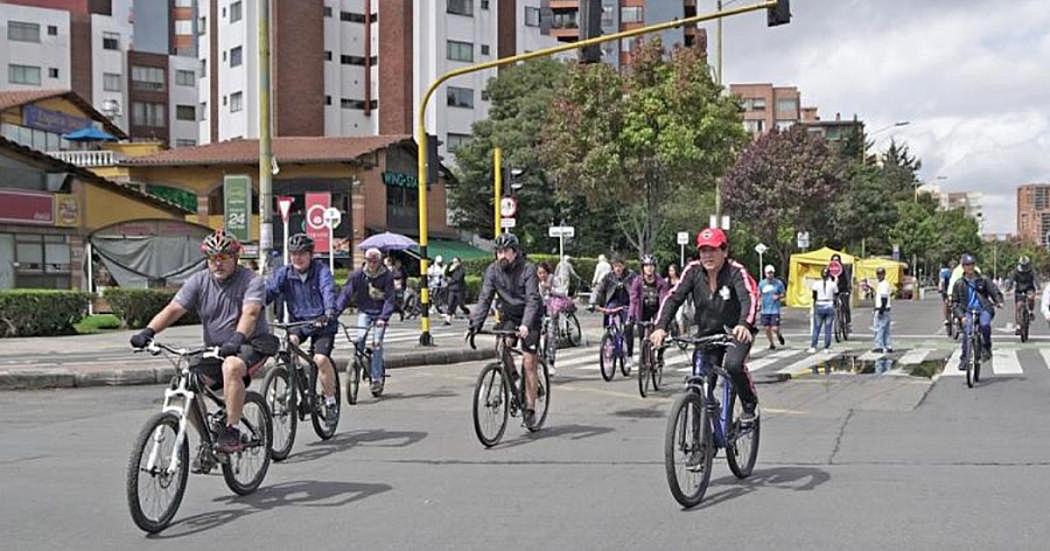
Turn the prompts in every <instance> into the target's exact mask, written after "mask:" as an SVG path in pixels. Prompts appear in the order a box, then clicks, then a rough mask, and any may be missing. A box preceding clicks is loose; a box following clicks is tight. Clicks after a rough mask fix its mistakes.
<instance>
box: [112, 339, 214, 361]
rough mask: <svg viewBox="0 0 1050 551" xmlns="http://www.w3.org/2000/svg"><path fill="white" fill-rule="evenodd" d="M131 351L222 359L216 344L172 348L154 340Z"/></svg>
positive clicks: (155, 354)
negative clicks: (196, 355)
mask: <svg viewBox="0 0 1050 551" xmlns="http://www.w3.org/2000/svg"><path fill="white" fill-rule="evenodd" d="M131 351H132V352H134V353H136V354H137V353H139V352H149V353H150V354H152V355H154V356H157V355H159V354H160V353H161V352H168V353H169V354H174V355H176V356H193V355H194V354H201V355H202V356H203V357H205V358H216V359H222V357H221V356H219V347H218V346H201V347H197V348H174V347H171V346H168V345H166V344H164V343H161V342H157V341H155V340H151V341H149V344H147V345H146V346H145V347H143V348H134V347H132V349H131Z"/></svg>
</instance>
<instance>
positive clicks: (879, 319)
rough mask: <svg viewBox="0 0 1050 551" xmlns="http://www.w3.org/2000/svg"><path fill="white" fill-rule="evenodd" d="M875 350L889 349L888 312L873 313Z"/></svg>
mask: <svg viewBox="0 0 1050 551" xmlns="http://www.w3.org/2000/svg"><path fill="white" fill-rule="evenodd" d="M875 348H881V349H883V350H885V349H887V348H890V311H889V310H886V311H885V312H883V313H882V314H879V313H878V312H875Z"/></svg>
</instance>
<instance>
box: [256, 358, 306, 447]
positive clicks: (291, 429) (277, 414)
mask: <svg viewBox="0 0 1050 551" xmlns="http://www.w3.org/2000/svg"><path fill="white" fill-rule="evenodd" d="M291 380H292V378H291V377H289V376H288V368H287V367H285V366H284V365H283V364H278V365H276V366H274V368H273V369H271V370H270V372H269V373H267V374H266V378H264V379H263V385H262V395H263V397H264V398H265V399H266V405H267V407H269V408H270V416H271V418H272V421H271V425H272V426H273V427H274V429H273V435H272V437H271V444H270V457H271V458H273V460H274V461H283V460H284V459H285V458H286V457H288V454H290V453H291V452H292V446H293V445H295V434H296V428H297V427H298V425H299V408H298V401H299V400H298V399H299V396H298V393H297V392H296V391H295V388H294V387H293V386H292V385H291V384H289V382H290V381H291ZM282 381H283V383H282ZM282 384H283V386H284V390H283V394H284V398H283V401H282V399H281V394H282V391H281V390H279V389H280V385H282ZM278 420H280V423H278ZM279 425H287V427H288V430H287V432H288V437H287V442H285V441H284V440H285V439H284V438H281V437H278V432H280V431H279V429H278V426H279Z"/></svg>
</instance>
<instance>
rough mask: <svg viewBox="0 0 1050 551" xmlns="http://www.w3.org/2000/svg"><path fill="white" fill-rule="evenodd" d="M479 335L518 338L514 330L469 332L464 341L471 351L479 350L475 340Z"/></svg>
mask: <svg viewBox="0 0 1050 551" xmlns="http://www.w3.org/2000/svg"><path fill="white" fill-rule="evenodd" d="M478 335H495V336H497V337H516V336H518V332H517V331H515V330H513V329H488V330H485V329H482V330H479V331H468V332H467V336H466V338H464V340H465V341H467V343H469V344H470V349H471V350H477V349H478V347H477V345H476V344H474V338H475V337H477V336H478Z"/></svg>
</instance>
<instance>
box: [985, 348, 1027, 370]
mask: <svg viewBox="0 0 1050 551" xmlns="http://www.w3.org/2000/svg"><path fill="white" fill-rule="evenodd" d="M992 371H993V372H995V374H996V375H1020V374H1021V373H1023V371H1021V362H1020V361H1019V360H1018V359H1017V351H1016V350H1000V349H998V348H996V349H994V350H992Z"/></svg>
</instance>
